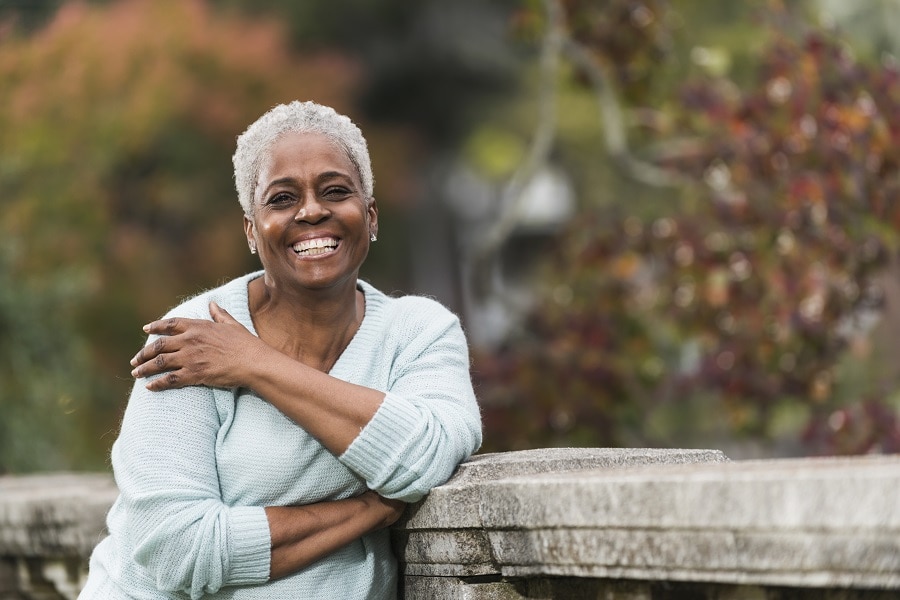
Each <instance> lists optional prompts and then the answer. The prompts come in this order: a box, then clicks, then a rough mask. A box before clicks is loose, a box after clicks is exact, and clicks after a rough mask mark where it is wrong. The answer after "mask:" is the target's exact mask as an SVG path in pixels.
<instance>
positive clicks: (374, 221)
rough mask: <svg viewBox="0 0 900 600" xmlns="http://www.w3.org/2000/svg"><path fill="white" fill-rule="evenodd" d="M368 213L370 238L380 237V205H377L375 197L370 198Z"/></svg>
mask: <svg viewBox="0 0 900 600" xmlns="http://www.w3.org/2000/svg"><path fill="white" fill-rule="evenodd" d="M366 213H367V214H368V216H369V237H370V238H371V237H372V236H375V237H378V204H376V203H375V197H374V196H372V197H371V198H369V206H368V207H366Z"/></svg>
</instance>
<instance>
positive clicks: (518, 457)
mask: <svg viewBox="0 0 900 600" xmlns="http://www.w3.org/2000/svg"><path fill="white" fill-rule="evenodd" d="M727 460H728V459H727V457H726V456H725V455H724V454H722V453H721V452H719V451H718V450H691V449H689V450H665V449H657V448H637V449H633V448H547V449H542V450H524V451H520V452H506V453H498V454H484V455H479V456H475V457H472V458H471V459H470V460H469V461H467V462H465V463H463V464H462V465H460V467H459V469H458V470H457V472H456V473H455V474H454V476H453V477H452V478H451V479H450V481H448V482H447V483H446V484H444V485H442V486H440V487H438V488H435V489H434V490H432V492H431V494H429V495H428V497H427V498H426V499H425V500H423V501H422V502H420V503H418V504H417V505H414V506H412V507H410V510H409V511H407V514H406V515H405V517H404V519H401V521H400V522H398V524H397V525H395V527H394V533H393V538H394V548H395V551H396V552H397V554H398V556H400V557H401V560H402V561H404V563H405V569H406V573H407V574H410V575H434V576H448V575H456V576H473V575H486V574H491V573H499V568H498V566H497V564H496V561H495V560H494V552H493V551H492V549H491V541H490V539H489V538H488V535H487V533H486V529H485V528H484V525H485V524H484V522H483V519H482V512H483V508H484V507H490V506H491V505H492V504H493V502H494V501H493V499H492V498H491V494H493V492H492V491H489V487H490V486H493V485H494V484H496V483H498V482H509V483H510V484H511V485H513V486H515V485H516V482H518V481H520V480H521V479H522V478H523V477H524V478H529V477H535V476H542V475H551V474H562V473H567V474H570V476H571V477H574V478H579V477H581V474H582V473H583V474H585V477H586V476H587V473H595V472H605V471H609V470H617V469H624V468H626V467H636V466H646V465H679V464H686V463H688V464H690V463H701V462H726V461H727ZM503 510H507V509H506V508H504V509H503ZM509 510H510V513H509V514H510V517H511V518H514V515H515V514H516V511H515V509H514V508H513V509H509ZM448 533H452V535H448Z"/></svg>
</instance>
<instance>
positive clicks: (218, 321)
mask: <svg viewBox="0 0 900 600" xmlns="http://www.w3.org/2000/svg"><path fill="white" fill-rule="evenodd" d="M209 313H210V315H211V316H212V318H213V320H212V321H207V320H204V319H182V318H179V317H174V318H171V319H163V320H161V321H153V322H152V323H149V324H147V325H145V326H144V331H145V332H147V333H150V334H156V335H159V336H160V337H159V338H157V339H156V340H154V341H153V342H151V343H149V344H147V345H146V346H144V347H143V348H142V349H141V351H140V352H138V353H137V354H136V355H135V357H134V358H132V359H131V366H132V367H134V369H133V370H132V371H131V375H132V377H135V378H140V377H150V376H153V375H158V374H160V373H165V375H163V376H162V377H158V378H156V379H154V380H153V381H151V382H150V383H148V384H147V389H148V390H151V391H160V390H168V389H173V388H180V387H185V386H189V385H206V386H210V387H223V388H230V387H239V386H241V385H243V383H242V382H243V376H244V373H245V372H246V371H247V365H248V364H252V361H254V360H257V359H258V355H259V353H260V352H261V351H262V350H263V349H262V347H261V345H264V344H265V343H264V342H263V341H262V340H260V339H259V338H258V337H256V336H255V335H253V334H252V333H250V331H249V330H248V329H247V328H246V327H244V326H243V325H241V324H240V323H239V322H238V321H237V320H236V319H235V318H234V317H232V316H231V315H230V314H228V312H227V311H226V310H225V309H224V308H222V307H220V306H219V305H218V304H216V303H215V302H210V304H209Z"/></svg>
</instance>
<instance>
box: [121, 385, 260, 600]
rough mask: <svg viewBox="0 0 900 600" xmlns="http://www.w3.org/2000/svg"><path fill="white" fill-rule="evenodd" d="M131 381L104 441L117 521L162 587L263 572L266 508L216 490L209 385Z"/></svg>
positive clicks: (245, 579)
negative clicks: (114, 435)
mask: <svg viewBox="0 0 900 600" xmlns="http://www.w3.org/2000/svg"><path fill="white" fill-rule="evenodd" d="M146 383H147V380H144V379H141V380H138V381H137V382H136V383H135V386H134V390H133V391H132V394H131V398H130V400H129V403H128V408H127V409H126V412H125V416H124V419H123V422H122V428H121V432H120V434H119V437H118V439H117V440H116V443H115V445H114V447H113V453H112V459H113V468H114V472H115V476H116V483H117V484H118V487H119V491H120V497H119V500H118V504H119V506H118V509H119V510H118V513H119V515H121V522H120V526H121V528H122V530H123V534H124V536H125V538H126V540H127V541H128V546H129V547H130V548H131V549H132V558H133V559H134V560H135V562H137V563H138V564H139V565H141V566H143V567H144V568H145V569H146V570H147V572H148V574H149V575H150V577H152V578H153V580H154V581H155V584H156V586H157V587H158V588H159V589H160V590H161V591H170V592H171V591H183V592H185V593H187V594H189V595H190V597H191V598H199V597H200V596H202V595H203V594H205V593H214V592H216V591H217V590H218V589H219V588H221V587H222V586H228V585H240V584H257V583H262V582H265V581H267V580H268V576H269V561H270V558H271V555H270V534H269V525H268V520H267V518H266V515H265V510H264V509H263V508H262V507H255V506H227V505H225V504H224V503H223V502H222V499H221V494H220V491H219V481H218V475H217V467H216V458H215V456H216V455H215V447H216V436H217V433H218V430H219V428H220V423H219V415H218V412H217V410H216V405H215V393H216V392H215V391H214V390H212V389H210V388H205V387H187V388H182V389H176V390H167V391H163V392H150V391H148V390H146V389H145V387H144V386H145V384H146Z"/></svg>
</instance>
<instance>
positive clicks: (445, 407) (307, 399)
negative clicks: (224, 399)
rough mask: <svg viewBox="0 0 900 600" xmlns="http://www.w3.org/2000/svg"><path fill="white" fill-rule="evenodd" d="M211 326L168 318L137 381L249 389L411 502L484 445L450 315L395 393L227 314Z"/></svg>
mask: <svg viewBox="0 0 900 600" xmlns="http://www.w3.org/2000/svg"><path fill="white" fill-rule="evenodd" d="M210 313H211V315H212V317H213V321H203V320H193V319H179V318H175V319H166V320H163V321H155V322H153V323H151V324H150V325H148V327H147V328H146V331H147V332H148V333H155V334H159V335H161V336H162V337H159V338H157V340H156V341H155V342H154V343H153V344H151V345H149V346H146V347H145V348H143V349H142V350H141V351H140V352H139V353H138V354H137V355H136V356H135V358H134V360H132V364H133V365H135V369H134V371H132V375H134V376H135V377H147V376H150V375H154V374H159V373H165V374H164V375H163V376H162V377H158V378H156V379H155V380H153V381H152V382H151V383H150V384H148V388H149V389H151V390H154V391H158V390H163V389H171V388H178V387H183V386H188V385H207V386H212V387H227V388H230V387H246V388H250V389H252V390H253V391H255V392H256V393H257V394H259V395H260V396H261V397H262V398H265V399H266V401H268V402H269V403H271V404H272V405H273V406H275V407H276V408H278V409H279V410H280V411H281V412H283V413H284V414H285V415H287V416H288V417H289V418H291V419H292V420H293V421H294V422H296V423H297V424H298V425H300V426H301V427H303V428H304V429H306V430H307V431H308V432H309V433H310V434H312V435H313V436H314V437H316V438H317V439H318V440H319V441H320V442H321V443H322V444H323V445H324V446H325V447H326V448H328V449H329V450H330V451H331V452H332V453H333V454H335V455H336V456H338V457H339V458H340V459H341V460H342V462H344V464H346V465H347V466H348V467H350V468H351V469H352V470H354V471H355V472H357V473H358V474H359V475H360V476H362V477H363V478H364V479H365V480H366V482H367V484H368V485H369V487H370V488H371V489H373V490H375V491H377V492H378V493H380V494H381V495H383V496H386V497H390V498H395V499H400V500H404V501H407V502H412V501H415V500H418V499H419V498H421V497H422V496H423V495H425V494H426V493H428V491H429V490H430V489H431V488H432V487H434V486H435V485H440V484H441V483H443V482H444V481H446V479H447V478H448V477H449V476H450V475H451V474H452V472H453V469H455V468H456V466H457V465H458V464H459V462H461V461H462V460H465V459H466V458H467V457H468V456H469V455H470V454H472V453H473V452H474V451H475V450H477V449H478V447H479V446H480V444H481V418H480V413H479V409H478V406H477V403H476V401H475V395H474V392H473V391H472V384H471V379H470V376H469V364H468V348H467V346H466V342H465V337H464V335H463V333H462V329H461V327H460V326H459V322H458V320H457V319H456V317H455V316H453V315H452V314H450V313H447V312H446V311H443V312H442V313H439V315H438V316H440V317H442V321H439V322H434V323H432V325H431V326H430V327H429V331H428V332H426V333H425V335H424V337H423V336H419V339H417V340H416V343H415V344H414V345H412V346H411V348H410V353H409V354H410V355H409V356H406V357H405V358H404V360H403V362H404V364H403V366H402V367H401V368H400V370H401V372H400V374H399V376H398V377H397V378H396V380H395V381H394V383H393V385H392V386H391V389H390V390H388V392H387V393H384V392H381V391H378V390H374V389H370V388H367V387H364V386H360V385H356V384H352V383H348V382H346V381H343V380H340V379H337V378H335V377H332V376H330V375H328V374H326V373H322V372H321V371H317V370H316V369H313V368H311V367H308V366H306V365H304V364H302V363H300V362H298V361H296V360H294V359H292V358H291V357H288V356H286V355H284V354H282V353H281V352H278V351H277V350H275V349H274V348H272V347H271V346H269V345H267V344H266V343H265V342H263V341H262V340H261V339H259V338H258V337H256V336H255V335H253V334H252V333H250V332H249V331H248V330H247V329H246V328H245V327H243V325H241V324H240V323H238V322H237V321H236V320H235V319H234V318H232V317H231V315H229V314H228V313H227V312H226V311H225V310H223V309H222V308H220V307H218V306H217V305H215V304H211V305H210Z"/></svg>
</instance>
